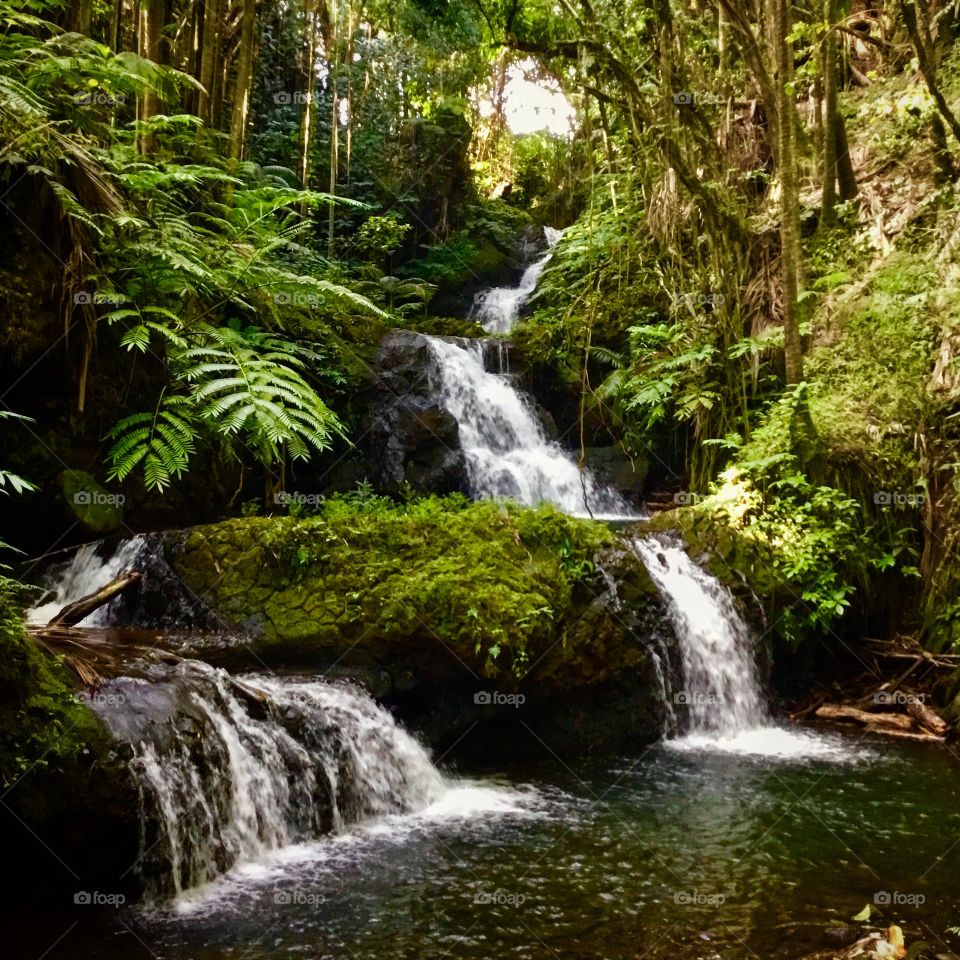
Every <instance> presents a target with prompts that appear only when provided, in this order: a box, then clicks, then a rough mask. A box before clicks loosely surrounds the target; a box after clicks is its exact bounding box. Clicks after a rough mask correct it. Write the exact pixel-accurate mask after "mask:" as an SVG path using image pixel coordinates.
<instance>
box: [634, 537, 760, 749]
mask: <svg viewBox="0 0 960 960" xmlns="http://www.w3.org/2000/svg"><path fill="white" fill-rule="evenodd" d="M633 546H634V549H635V550H636V551H637V553H638V554H639V555H640V557H641V559H642V560H643V562H644V565H645V566H646V568H647V570H648V571H649V573H650V576H651V578H652V579H653V582H654V583H655V584H656V585H657V588H658V589H659V590H660V593H661V594H662V595H663V598H664V600H665V602H666V604H667V610H668V613H669V616H670V620H671V621H672V623H673V627H674V630H675V632H676V635H677V643H678V646H679V650H680V657H681V661H682V666H683V678H684V689H683V690H681V691H678V692H676V694H675V697H674V700H675V702H677V703H679V704H682V705H684V706H686V708H687V715H688V718H689V732H690V733H691V734H709V735H714V736H716V737H718V738H719V737H733V736H736V735H737V734H739V733H743V732H744V731H745V730H753V729H755V728H757V727H763V726H766V725H767V723H768V722H769V718H768V716H767V710H766V705H765V702H764V697H763V693H762V692H761V689H760V682H759V678H758V677H757V669H756V665H755V663H754V657H753V646H752V644H751V637H750V630H749V628H748V627H747V625H746V624H745V623H744V622H743V619H742V618H741V617H740V614H739V613H738V612H737V608H736V604H735V602H734V599H733V596H732V595H731V593H730V591H729V590H728V589H727V588H726V587H725V586H723V584H722V583H720V581H719V580H717V579H716V577H712V576H710V574H708V573H707V572H706V571H705V570H704V569H703V568H701V567H699V566H697V564H695V563H694V562H693V561H692V560H691V559H690V557H688V556H687V553H686V551H685V550H684V549H683V547H682V546H681V545H680V544H679V543H677V542H674V541H660V540H654V539H650V540H642V539H636V540H634V541H633Z"/></svg>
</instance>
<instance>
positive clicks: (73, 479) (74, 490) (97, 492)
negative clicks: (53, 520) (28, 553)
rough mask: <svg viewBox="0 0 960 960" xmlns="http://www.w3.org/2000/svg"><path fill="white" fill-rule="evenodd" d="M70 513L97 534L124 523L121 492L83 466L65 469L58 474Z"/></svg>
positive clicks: (114, 528)
mask: <svg viewBox="0 0 960 960" xmlns="http://www.w3.org/2000/svg"><path fill="white" fill-rule="evenodd" d="M57 482H58V483H59V485H60V490H61V492H62V494H63V502H64V503H65V504H66V506H67V511H68V513H69V514H70V517H71V518H72V519H74V520H77V521H79V522H80V523H81V524H83V526H84V527H86V529H87V530H89V531H90V532H91V533H93V534H96V535H98V536H102V535H103V534H107V533H112V532H113V531H114V530H117V529H119V527H120V525H121V524H122V523H123V502H124V497H123V495H122V494H118V493H111V492H110V491H109V490H107V488H106V487H104V486H101V484H99V483H98V482H97V481H96V480H95V479H94V478H93V477H92V476H91V475H90V474H89V473H87V471H86V470H64V471H63V472H62V473H61V474H60V475H59V476H58V478H57Z"/></svg>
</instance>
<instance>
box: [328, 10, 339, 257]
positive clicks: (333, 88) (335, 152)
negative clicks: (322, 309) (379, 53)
mask: <svg viewBox="0 0 960 960" xmlns="http://www.w3.org/2000/svg"><path fill="white" fill-rule="evenodd" d="M342 18H343V11H342V9H341V8H340V5H339V4H338V6H337V8H336V11H335V13H334V16H333V18H332V19H333V23H332V24H331V29H330V47H329V48H328V49H327V64H328V67H329V77H330V189H329V193H330V196H331V197H335V196H336V195H337V182H338V177H339V172H340V171H339V166H340V96H339V83H340V24H341V21H342ZM335 229H336V210H335V205H334V204H333V203H330V204H328V212H327V257H328V258H330V259H331V260H332V259H333V245H334V240H335V239H336V237H335V234H334V231H335Z"/></svg>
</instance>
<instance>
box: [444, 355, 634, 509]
mask: <svg viewBox="0 0 960 960" xmlns="http://www.w3.org/2000/svg"><path fill="white" fill-rule="evenodd" d="M428 339H429V341H430V347H431V350H432V351H433V354H434V357H435V358H436V361H437V366H438V369H439V381H440V382H439V384H438V393H439V395H440V402H441V403H442V404H443V406H444V407H445V408H446V409H447V410H449V411H450V413H452V414H453V416H454V418H455V419H456V420H457V423H458V424H459V426H460V443H461V446H462V447H463V451H464V454H465V456H466V459H467V469H468V472H469V478H470V492H471V493H472V494H473V495H474V496H476V497H509V498H511V499H514V500H516V501H517V502H519V503H523V504H529V505H535V504H537V503H541V502H544V501H546V502H548V503H552V504H555V505H556V506H557V507H559V508H560V509H561V510H563V511H565V512H566V513H571V514H577V515H590V516H594V517H600V518H612V517H616V518H625V517H632V516H635V515H636V514H635V512H634V511H633V510H632V509H631V507H630V506H629V505H628V504H627V503H626V501H625V500H624V499H623V498H622V497H621V496H620V495H619V494H618V493H616V492H615V491H614V490H612V489H610V488H609V487H605V486H604V485H603V484H601V483H599V482H598V481H597V480H596V479H595V478H594V476H593V474H591V473H590V471H589V470H582V469H580V467H578V466H577V464H576V463H575V462H574V460H573V457H572V456H571V455H570V453H569V452H567V451H566V450H564V449H563V447H561V446H560V444H558V443H556V442H555V441H552V440H550V439H549V438H548V437H547V434H546V431H545V430H544V428H543V425H542V424H541V422H540V420H539V419H538V417H537V415H536V413H535V412H534V409H533V407H532V405H531V404H530V402H529V400H527V399H526V398H525V397H524V396H523V395H522V394H521V393H520V392H519V391H518V390H517V389H516V388H515V387H514V386H513V384H512V383H511V382H510V379H509V377H508V376H507V375H503V374H498V373H490V372H489V371H488V370H487V369H486V364H485V362H484V359H485V350H486V347H485V345H484V342H483V341H457V342H451V341H448V340H442V339H440V338H438V337H429V338H428Z"/></svg>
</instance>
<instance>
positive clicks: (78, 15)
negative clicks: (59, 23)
mask: <svg viewBox="0 0 960 960" xmlns="http://www.w3.org/2000/svg"><path fill="white" fill-rule="evenodd" d="M92 22H93V0H74V3H73V11H72V14H71V17H70V29H71V30H72V31H73V32H74V33H82V34H83V35H84V36H85V37H89V36H90V27H91V24H92Z"/></svg>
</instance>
